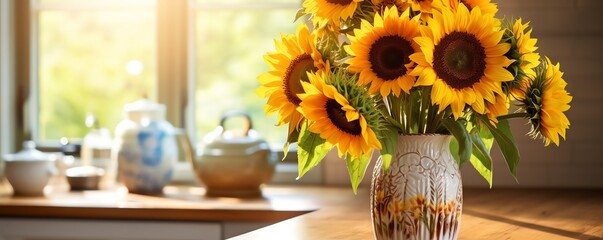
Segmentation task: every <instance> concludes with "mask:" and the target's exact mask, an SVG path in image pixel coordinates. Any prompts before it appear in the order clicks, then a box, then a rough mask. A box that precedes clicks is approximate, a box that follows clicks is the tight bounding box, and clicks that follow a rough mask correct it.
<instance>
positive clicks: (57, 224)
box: [0, 218, 271, 240]
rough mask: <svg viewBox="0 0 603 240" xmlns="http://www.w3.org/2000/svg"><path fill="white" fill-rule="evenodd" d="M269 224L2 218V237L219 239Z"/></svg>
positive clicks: (25, 239)
mask: <svg viewBox="0 0 603 240" xmlns="http://www.w3.org/2000/svg"><path fill="white" fill-rule="evenodd" d="M269 224H271V222H192V221H134V220H92V219H90V220H79V219H43V218H28V219H24V218H0V240H59V239H61V240H109V239H111V240H138V239H140V240H142V239H144V240H164V239H172V240H219V239H226V238H230V237H233V236H236V235H240V234H243V233H246V232H249V231H252V230H255V229H258V228H261V227H264V226H267V225H269Z"/></svg>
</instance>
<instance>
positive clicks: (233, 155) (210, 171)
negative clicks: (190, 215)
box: [193, 112, 277, 198]
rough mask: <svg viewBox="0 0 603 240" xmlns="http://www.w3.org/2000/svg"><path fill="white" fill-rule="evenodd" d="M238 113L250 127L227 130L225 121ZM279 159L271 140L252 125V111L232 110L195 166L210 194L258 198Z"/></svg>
mask: <svg viewBox="0 0 603 240" xmlns="http://www.w3.org/2000/svg"><path fill="white" fill-rule="evenodd" d="M236 116H242V117H243V119H244V120H245V121H246V127H244V128H243V129H237V130H240V131H235V130H230V131H226V130H225V129H224V126H225V122H226V121H227V120H228V119H230V118H233V117H236ZM276 162H277V160H276V156H275V155H274V154H272V152H271V151H270V146H269V145H268V143H267V142H266V141H265V140H264V139H262V138H261V137H260V135H259V134H258V133H257V132H256V131H254V130H253V129H252V123H251V118H250V117H249V115H247V114H246V113H243V112H230V113H227V114H225V115H224V116H223V117H222V120H221V121H220V125H219V126H218V127H216V129H215V130H214V131H213V132H212V133H210V134H208V135H207V136H206V137H205V140H204V146H202V147H201V151H200V156H199V157H198V158H197V159H196V160H195V161H194V162H193V168H194V169H195V173H196V174H197V177H198V179H199V180H200V181H201V182H203V183H204V184H205V187H206V195H207V196H209V197H238V198H255V197H261V195H262V193H261V189H260V186H261V185H262V184H264V183H267V182H268V181H270V179H271V178H272V175H273V174H274V169H275V165H276Z"/></svg>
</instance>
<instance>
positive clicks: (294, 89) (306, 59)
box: [283, 54, 316, 106]
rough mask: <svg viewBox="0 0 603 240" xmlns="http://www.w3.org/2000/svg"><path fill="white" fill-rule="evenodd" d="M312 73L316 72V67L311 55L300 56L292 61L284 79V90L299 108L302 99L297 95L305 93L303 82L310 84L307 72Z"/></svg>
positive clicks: (290, 100)
mask: <svg viewBox="0 0 603 240" xmlns="http://www.w3.org/2000/svg"><path fill="white" fill-rule="evenodd" d="M310 71H316V67H315V66H314V60H313V59H312V57H311V56H310V55H309V54H302V55H299V56H297V57H296V58H295V59H293V61H291V63H290V64H289V67H288V68H287V71H285V76H284V78H283V90H285V95H286V96H287V99H288V100H289V102H291V103H293V104H295V105H298V106H299V103H301V99H299V97H297V94H299V93H304V88H303V87H302V85H301V81H305V82H308V74H307V72H310Z"/></svg>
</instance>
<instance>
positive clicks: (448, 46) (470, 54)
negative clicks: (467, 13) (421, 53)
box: [433, 32, 486, 90]
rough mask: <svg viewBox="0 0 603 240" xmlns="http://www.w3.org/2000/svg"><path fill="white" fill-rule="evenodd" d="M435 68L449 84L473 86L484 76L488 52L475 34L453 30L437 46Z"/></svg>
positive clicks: (434, 58)
mask: <svg viewBox="0 0 603 240" xmlns="http://www.w3.org/2000/svg"><path fill="white" fill-rule="evenodd" d="M433 68H434V70H435V72H436V74H437V75H438V76H439V77H440V78H442V80H444V82H446V84H448V86H450V87H452V88H455V89H458V90H460V89H463V88H466V87H471V86H473V84H475V83H477V82H479V80H480V79H481V78H482V76H484V71H485V70H486V52H485V50H484V47H482V45H481V44H480V42H479V40H478V39H477V38H476V37H475V35H473V34H470V33H466V32H452V33H450V34H448V35H447V36H445V37H444V38H442V40H441V41H440V43H439V44H438V45H437V46H435V50H434V53H433Z"/></svg>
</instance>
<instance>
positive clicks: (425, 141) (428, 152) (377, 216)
mask: <svg viewBox="0 0 603 240" xmlns="http://www.w3.org/2000/svg"><path fill="white" fill-rule="evenodd" d="M451 138H452V137H451V136H448V135H410V136H400V137H399V138H398V152H397V154H396V156H394V158H393V159H392V163H391V166H390V168H389V169H388V171H387V172H383V169H382V161H381V159H379V160H378V162H377V165H376V166H375V170H374V172H373V180H372V185H371V215H372V218H373V227H374V232H375V237H376V239H456V238H457V236H458V231H459V226H460V220H461V210H462V203H463V194H462V182H461V175H460V172H459V168H458V164H457V162H456V161H455V160H454V158H453V157H452V155H451V153H450V148H449V144H450V140H451Z"/></svg>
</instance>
